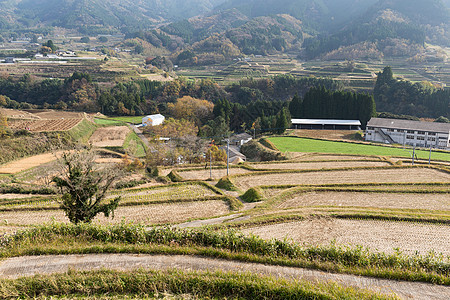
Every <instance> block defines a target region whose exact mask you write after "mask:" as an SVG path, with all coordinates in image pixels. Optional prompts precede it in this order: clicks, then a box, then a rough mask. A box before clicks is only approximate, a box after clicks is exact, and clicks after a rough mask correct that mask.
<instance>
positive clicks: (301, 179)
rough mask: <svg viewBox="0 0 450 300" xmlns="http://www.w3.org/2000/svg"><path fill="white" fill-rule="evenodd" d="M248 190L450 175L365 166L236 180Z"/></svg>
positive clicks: (448, 179) (421, 180)
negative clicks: (353, 168) (367, 167)
mask: <svg viewBox="0 0 450 300" xmlns="http://www.w3.org/2000/svg"><path fill="white" fill-rule="evenodd" d="M234 182H235V183H236V185H237V187H238V188H240V189H242V190H247V189H249V188H251V187H255V186H262V185H283V184H293V185H299V184H308V185H311V184H342V183H409V182H411V183H412V182H416V183H428V182H449V183H450V174H448V173H445V172H442V171H439V170H434V169H428V168H395V169H363V170H348V171H321V172H306V173H279V174H255V173H252V174H249V175H246V176H239V177H237V178H235V179H234Z"/></svg>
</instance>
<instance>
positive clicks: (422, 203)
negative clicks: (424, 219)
mask: <svg viewBox="0 0 450 300" xmlns="http://www.w3.org/2000/svg"><path fill="white" fill-rule="evenodd" d="M306 206H339V207H344V206H353V207H371V208H405V209H422V210H424V209H428V210H448V211H450V193H448V194H414V193H360V192H309V193H302V194H299V195H295V196H294V197H293V198H292V199H288V200H286V201H284V202H282V203H280V204H279V205H277V208H279V209H282V208H296V207H306Z"/></svg>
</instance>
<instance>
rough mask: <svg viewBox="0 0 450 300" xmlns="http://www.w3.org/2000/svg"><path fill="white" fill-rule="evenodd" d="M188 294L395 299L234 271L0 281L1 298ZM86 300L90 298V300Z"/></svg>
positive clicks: (71, 275)
mask: <svg viewBox="0 0 450 300" xmlns="http://www.w3.org/2000/svg"><path fill="white" fill-rule="evenodd" d="M165 293H169V294H172V295H183V294H184V295H185V294H189V295H192V296H193V297H192V298H195V299H198V297H202V298H206V299H217V298H220V299H274V300H276V299H280V300H281V299H374V300H375V299H397V298H396V297H395V296H393V295H381V294H378V293H375V292H371V291H368V290H361V289H355V288H351V287H344V286H341V285H338V284H337V283H311V282H308V281H304V280H303V281H298V280H286V279H280V278H274V277H270V276H258V275H255V274H251V273H237V272H198V271H197V272H194V271H178V270H167V271H154V270H144V269H138V270H134V271H113V270H99V271H69V272H66V273H63V274H53V275H37V276H33V277H29V278H26V277H25V278H19V279H15V280H0V297H1V298H2V299H17V298H36V297H53V296H57V297H58V296H64V297H66V296H71V298H72V297H73V296H76V297H83V299H85V298H84V297H86V296H87V297H89V296H96V297H98V296H100V295H107V296H109V297H110V296H130V295H133V296H142V297H146V298H147V297H156V298H159V296H160V295H161V294H165ZM88 299H89V298H88Z"/></svg>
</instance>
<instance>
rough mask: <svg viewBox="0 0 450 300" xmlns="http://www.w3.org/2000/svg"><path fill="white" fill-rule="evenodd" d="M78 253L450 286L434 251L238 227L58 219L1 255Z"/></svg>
mask: <svg viewBox="0 0 450 300" xmlns="http://www.w3.org/2000/svg"><path fill="white" fill-rule="evenodd" d="M75 253H159V254H189V255H202V256H207V257H215V258H223V259H230V260H240V261H248V262H255V263H266V264H272V265H284V266H292V267H303V268H311V269H319V270H323V271H331V272H337V273H349V274H357V275H364V276H372V277H379V278H386V279H395V280H407V281H422V282H429V283H436V284H441V285H450V261H449V258H448V257H447V258H446V257H443V256H442V255H437V254H435V253H429V254H427V255H425V256H422V255H419V254H416V255H412V256H406V255H403V254H402V253H401V252H400V251H398V252H397V253H394V254H385V253H378V252H377V253H373V252H371V251H370V250H369V249H367V248H363V247H345V246H337V245H330V246H309V247H306V246H301V245H298V244H295V243H292V242H289V241H279V240H270V241H267V240H263V239H261V238H259V237H256V236H252V235H250V236H244V235H243V234H241V233H239V232H236V231H234V230H226V231H219V232H217V231H214V230H211V229H207V228H206V229H205V228H204V229H195V230H192V229H191V230H188V229H179V228H171V227H152V228H150V229H149V228H146V227H144V226H142V225H132V224H124V223H122V224H118V225H113V226H101V225H92V224H80V225H72V224H62V223H52V224H46V225H41V226H37V227H34V228H32V229H29V230H25V231H20V232H18V233H16V234H13V235H6V236H4V237H2V238H1V239H0V257H12V256H21V255H42V254H75Z"/></svg>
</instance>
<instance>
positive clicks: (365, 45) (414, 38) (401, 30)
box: [304, 0, 450, 59]
mask: <svg viewBox="0 0 450 300" xmlns="http://www.w3.org/2000/svg"><path fill="white" fill-rule="evenodd" d="M449 18H450V13H449V10H448V8H446V7H445V6H444V4H443V2H442V1H440V0H425V1H418V0H417V1H413V3H412V2H411V1H405V0H389V1H384V0H381V1H378V2H377V3H376V4H375V5H373V6H371V7H370V8H369V9H368V10H367V12H365V13H364V14H362V15H361V16H360V17H359V18H357V19H355V20H353V21H352V22H350V23H348V24H347V25H345V26H343V27H342V28H341V29H340V30H339V31H337V32H335V33H334V34H331V35H327V34H322V35H320V36H318V37H314V38H311V39H308V40H307V41H306V42H305V44H304V46H305V54H306V57H308V58H313V57H318V56H321V57H325V58H328V59H340V58H352V59H355V58H380V57H383V56H391V57H392V56H407V57H412V56H414V55H417V54H419V53H421V52H423V51H424V48H423V45H424V43H425V42H428V43H433V44H438V45H442V46H449V43H450V37H449V34H448V32H449V30H450V25H449V23H448V20H449ZM354 52H359V53H357V54H356V55H355V54H354ZM348 53H353V56H354V57H348Z"/></svg>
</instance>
